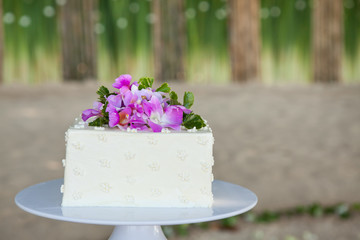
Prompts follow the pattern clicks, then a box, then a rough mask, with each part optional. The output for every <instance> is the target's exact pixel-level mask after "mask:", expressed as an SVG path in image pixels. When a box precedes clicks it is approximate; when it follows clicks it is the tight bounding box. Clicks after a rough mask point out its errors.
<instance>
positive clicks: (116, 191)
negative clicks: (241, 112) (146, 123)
mask: <svg viewBox="0 0 360 240" xmlns="http://www.w3.org/2000/svg"><path fill="white" fill-rule="evenodd" d="M83 125H84V128H74V127H71V128H70V129H69V130H68V133H67V135H68V145H67V147H66V165H65V177H64V185H65V187H64V188H63V190H64V194H63V202H62V206H122V207H128V206H131V207H134V206H136V207H205V208H207V207H209V206H211V204H212V202H213V196H212V194H211V182H212V180H213V175H212V165H213V163H214V160H213V156H212V143H213V136H212V133H211V132H210V130H205V129H199V130H197V131H196V132H187V130H182V131H179V132H176V131H170V132H167V133H152V132H143V131H138V132H136V133H135V132H132V131H129V132H127V131H126V130H125V131H124V130H120V129H118V128H115V129H109V128H106V127H105V129H104V130H103V131H102V132H101V133H99V132H98V131H96V130H95V128H94V127H89V126H87V125H86V124H83Z"/></svg>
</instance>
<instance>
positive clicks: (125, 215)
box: [15, 179, 257, 240]
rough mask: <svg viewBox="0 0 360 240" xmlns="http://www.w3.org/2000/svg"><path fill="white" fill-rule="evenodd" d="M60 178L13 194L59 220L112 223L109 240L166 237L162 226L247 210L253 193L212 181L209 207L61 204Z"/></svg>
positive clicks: (24, 204)
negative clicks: (63, 205) (81, 205)
mask: <svg viewBox="0 0 360 240" xmlns="http://www.w3.org/2000/svg"><path fill="white" fill-rule="evenodd" d="M61 184H63V179H56V180H51V181H48V182H43V183H39V184H36V185H33V186H30V187H28V188H26V189H24V190H22V191H21V192H19V193H18V194H17V195H16V197H15V202H16V204H17V205H18V206H19V207H20V208H21V209H23V210H24V211H27V212H29V213H31V214H35V215H38V216H41V217H45V218H51V219H56V220H61V221H68V222H77V223H87V224H98V225H112V226H115V229H114V231H113V232H112V234H111V236H110V238H109V240H120V239H122V240H134V239H135V240H139V239H148V240H166V238H165V236H164V233H163V232H162V229H161V225H177V224H187V223H198V222H207V221H213V220H218V219H223V218H227V217H231V216H235V215H238V214H241V213H244V212H246V211H249V210H250V209H251V208H253V207H254V206H255V205H256V203H257V197H256V195H255V194H254V193H253V192H251V191H250V190H248V189H246V188H244V187H241V186H239V185H235V184H231V183H228V182H224V181H219V180H215V181H214V182H213V185H212V191H213V194H214V203H213V206H212V208H135V207H132V208H131V207H129V208H124V207H61V201H62V194H61V193H60V186H61Z"/></svg>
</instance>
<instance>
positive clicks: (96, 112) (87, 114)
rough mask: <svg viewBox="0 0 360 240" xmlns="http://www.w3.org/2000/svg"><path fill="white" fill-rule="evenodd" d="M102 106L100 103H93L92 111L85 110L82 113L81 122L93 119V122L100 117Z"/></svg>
mask: <svg viewBox="0 0 360 240" xmlns="http://www.w3.org/2000/svg"><path fill="white" fill-rule="evenodd" d="M103 106H104V104H102V103H101V102H94V104H93V109H86V110H84V111H83V112H82V115H81V118H82V120H83V121H87V120H88V119H89V118H91V117H94V120H95V119H96V118H98V117H102V116H103V115H102V113H101V110H102V107H103Z"/></svg>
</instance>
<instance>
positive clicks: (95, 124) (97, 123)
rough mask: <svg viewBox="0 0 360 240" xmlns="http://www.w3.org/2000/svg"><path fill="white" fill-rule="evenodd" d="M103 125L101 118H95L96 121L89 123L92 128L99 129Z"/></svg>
mask: <svg viewBox="0 0 360 240" xmlns="http://www.w3.org/2000/svg"><path fill="white" fill-rule="evenodd" d="M102 125H103V118H97V119H96V120H94V121H92V122H90V123H89V126H92V127H101V126H102Z"/></svg>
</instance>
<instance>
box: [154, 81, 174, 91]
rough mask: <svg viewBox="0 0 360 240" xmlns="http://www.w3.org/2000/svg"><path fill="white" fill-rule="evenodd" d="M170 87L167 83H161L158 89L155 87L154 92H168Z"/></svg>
mask: <svg viewBox="0 0 360 240" xmlns="http://www.w3.org/2000/svg"><path fill="white" fill-rule="evenodd" d="M170 91H171V88H170V87H169V84H168V83H163V84H162V85H161V86H160V87H158V89H156V92H164V93H170Z"/></svg>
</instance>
